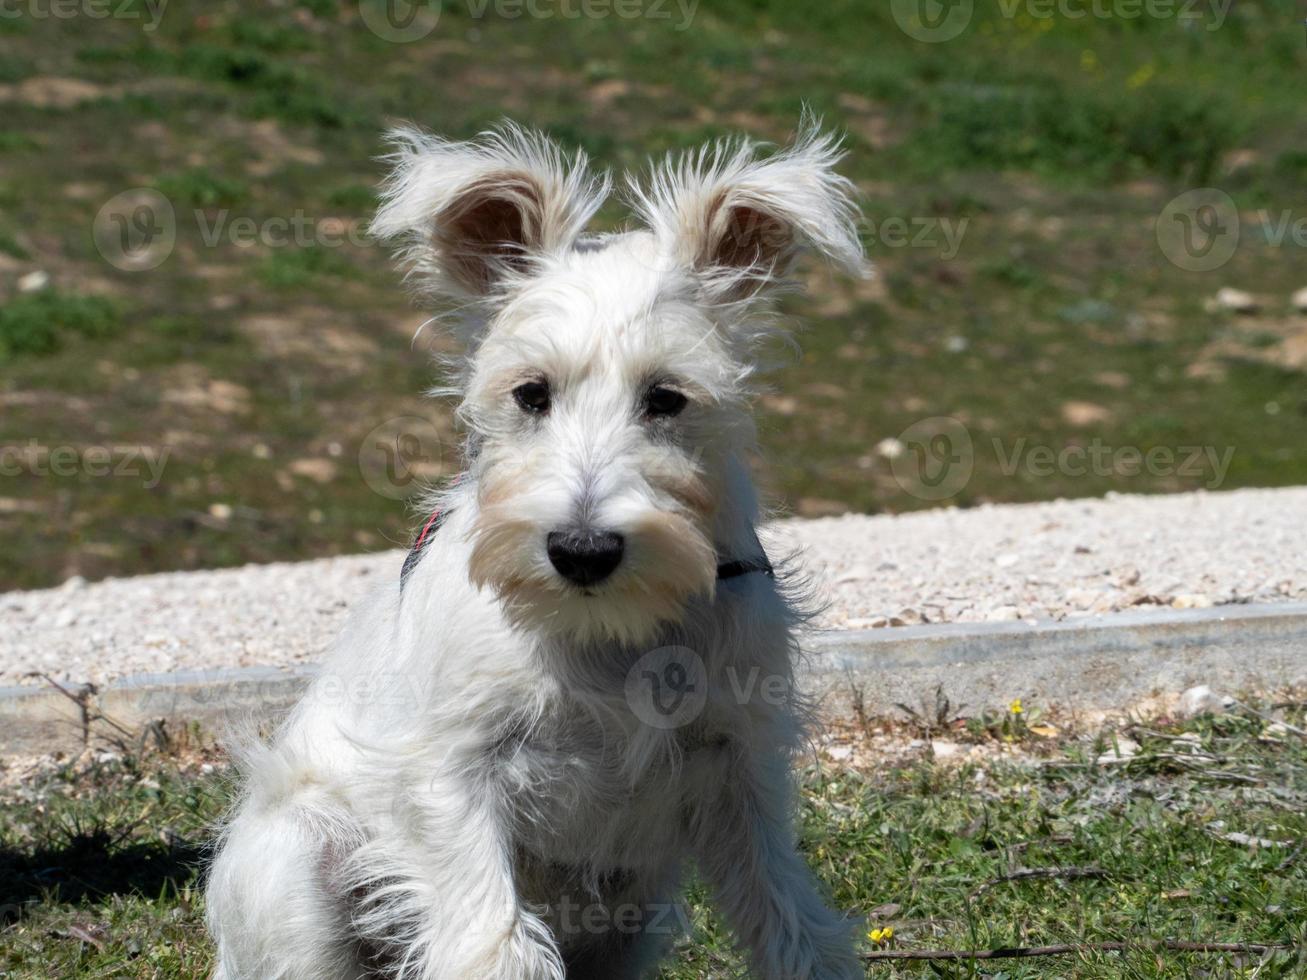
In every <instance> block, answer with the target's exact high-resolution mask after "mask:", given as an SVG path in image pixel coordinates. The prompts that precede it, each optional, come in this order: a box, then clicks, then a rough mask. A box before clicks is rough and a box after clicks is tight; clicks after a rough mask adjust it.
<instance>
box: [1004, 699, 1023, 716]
mask: <svg viewBox="0 0 1307 980" xmlns="http://www.w3.org/2000/svg"><path fill="white" fill-rule="evenodd" d="M1007 710H1008V711H1010V712H1012V714H1014V715H1019V714H1021V713H1022V712H1023V711H1025V710H1026V709H1025V708H1023V707H1021V699H1020V698H1016V699H1014V700H1013V701H1012V703H1011V704H1009V705H1008V706H1007Z"/></svg>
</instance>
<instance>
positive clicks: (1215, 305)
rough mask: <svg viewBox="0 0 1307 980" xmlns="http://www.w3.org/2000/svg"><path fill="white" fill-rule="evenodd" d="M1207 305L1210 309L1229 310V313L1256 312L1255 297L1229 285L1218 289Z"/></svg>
mask: <svg viewBox="0 0 1307 980" xmlns="http://www.w3.org/2000/svg"><path fill="white" fill-rule="evenodd" d="M1208 305H1209V308H1210V309H1217V310H1229V311H1230V312H1231V313H1256V312H1257V298H1256V297H1255V296H1253V294H1252V293H1248V292H1245V291H1244V290H1242V289H1232V288H1230V287H1229V286H1224V287H1222V288H1221V289H1218V290H1217V291H1216V295H1215V296H1214V297H1212V299H1211V301H1210V302H1209V304H1208Z"/></svg>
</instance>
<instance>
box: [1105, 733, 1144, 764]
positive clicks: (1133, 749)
mask: <svg viewBox="0 0 1307 980" xmlns="http://www.w3.org/2000/svg"><path fill="white" fill-rule="evenodd" d="M1138 754H1139V743H1138V742H1136V741H1134V739H1129V738H1124V737H1122V736H1120V735H1118V736H1116V740H1115V742H1114V744H1112V745H1109V746H1108V747H1107V751H1106V752H1104V753H1103V754H1102V755H1100V756H1099V757H1098V759H1097V760H1095V761H1096V762H1097V764H1098V765H1100V766H1116V765H1120V764H1121V763H1123V762H1129V761H1130V760H1131V759H1133V758H1134V757H1135V756H1136V755H1138Z"/></svg>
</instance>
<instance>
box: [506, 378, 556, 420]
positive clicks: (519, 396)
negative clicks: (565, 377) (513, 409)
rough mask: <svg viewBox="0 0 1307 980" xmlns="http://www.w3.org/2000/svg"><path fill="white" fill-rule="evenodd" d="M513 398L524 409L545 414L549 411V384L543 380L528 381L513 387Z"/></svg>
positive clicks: (534, 413) (536, 413)
mask: <svg viewBox="0 0 1307 980" xmlns="http://www.w3.org/2000/svg"><path fill="white" fill-rule="evenodd" d="M513 399H514V400H515V401H516V402H517V403H518V405H520V406H521V407H522V411H524V412H530V413H531V414H532V415H543V414H544V413H545V412H547V411H549V385H547V384H545V383H544V382H543V381H528V382H526V384H520V385H518V386H517V387H516V388H514V389H513Z"/></svg>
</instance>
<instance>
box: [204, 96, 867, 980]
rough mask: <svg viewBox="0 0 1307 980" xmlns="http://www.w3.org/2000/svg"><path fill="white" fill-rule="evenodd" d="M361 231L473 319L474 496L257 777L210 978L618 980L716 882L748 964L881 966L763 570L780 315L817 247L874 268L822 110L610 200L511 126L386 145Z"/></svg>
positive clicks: (227, 869) (793, 971)
mask: <svg viewBox="0 0 1307 980" xmlns="http://www.w3.org/2000/svg"><path fill="white" fill-rule="evenodd" d="M392 139H393V141H394V146H395V152H394V154H393V156H392V157H391V158H390V159H391V162H392V164H393V168H394V169H393V173H392V176H391V177H390V179H389V182H388V183H387V185H386V189H385V194H384V197H383V200H382V205H381V208H380V211H379V213H378V215H377V218H376V222H375V225H374V230H375V232H376V234H377V235H378V236H380V237H382V238H386V239H392V240H396V241H398V242H399V243H400V244H401V246H402V249H403V254H404V255H405V257H406V259H407V261H408V262H409V264H410V266H411V269H412V275H413V276H414V277H416V279H417V280H418V281H419V283H420V284H421V285H422V286H423V287H424V288H426V289H429V290H431V291H432V292H434V293H438V294H440V295H442V296H446V297H455V298H457V299H458V300H459V301H461V303H462V304H463V306H464V312H466V313H468V314H469V316H468V317H467V324H468V325H467V326H465V327H464V328H463V335H464V337H465V339H466V341H467V356H466V358H465V360H464V361H463V363H462V364H461V366H460V370H459V371H458V372H457V376H458V382H457V386H456V390H457V391H458V393H459V396H460V398H461V402H460V407H459V414H460V417H461V418H462V420H463V422H464V423H465V424H466V426H467V429H468V431H469V437H468V443H467V466H468V475H467V478H466V479H464V480H462V481H460V482H459V483H457V484H456V485H455V486H454V487H452V488H451V489H449V490H447V491H446V492H445V493H444V494H443V495H441V497H440V498H439V499H438V500H433V501H432V504H433V506H437V505H438V506H440V507H442V508H443V509H444V512H445V514H446V515H447V517H446V520H445V522H444V524H443V526H442V527H441V529H440V530H439V532H438V533H437V535H436V538H435V540H434V541H432V542H431V543H430V544H429V545H427V546H426V547H425V548H424V549H423V550H422V553H421V558H420V560H419V561H418V563H417V565H416V566H415V568H414V569H413V570H412V572H411V574H410V575H409V576H408V577H407V578H406V580H405V582H404V586H403V589H402V591H401V588H400V584H399V583H398V582H395V583H390V584H388V585H387V586H386V587H384V588H382V589H381V590H380V591H379V592H377V593H376V594H375V595H374V596H373V597H372V599H371V600H370V602H368V603H367V604H366V605H365V607H364V608H363V609H362V611H361V612H360V613H359V614H358V615H357V616H356V617H355V619H354V620H353V622H352V624H351V626H350V628H349V629H348V630H347V631H346V633H345V634H344V636H342V638H341V640H340V642H339V644H338V646H337V648H336V649H335V651H334V653H333V654H332V655H331V657H330V659H329V661H328V662H327V664H326V665H325V667H324V670H323V672H322V675H321V676H320V677H319V678H318V679H317V680H316V682H315V683H314V684H313V686H312V688H311V689H310V691H309V692H308V694H307V695H306V696H305V698H304V700H303V702H302V703H301V704H300V705H299V706H298V707H297V708H296V709H295V711H294V712H293V714H292V715H291V717H290V718H289V719H288V720H287V721H286V723H285V724H284V725H283V726H282V727H281V729H280V730H279V731H278V733H277V735H276V737H275V738H274V740H273V741H272V742H271V744H268V745H262V744H256V745H254V746H253V747H252V748H250V749H248V750H247V752H246V755H245V757H244V760H243V773H244V778H245V784H244V786H245V791H244V795H243V798H242V799H241V801H240V803H239V805H238V807H237V808H236V809H235V811H234V812H233V815H232V816H231V818H230V821H229V823H228V824H227V826H226V829H225V833H224V834H223V837H222V840H221V844H220V848H219V851H218V854H217V856H216V859H215V860H214V863H213V867H212V872H211V875H210V878H209V883H208V910H209V911H208V915H209V923H210V927H211V929H212V931H213V933H214V935H215V937H216V938H217V941H218V946H219V961H220V966H219V968H218V974H217V975H218V977H220V978H223V980H291V978H297V980H298V978H303V980H336V978H338V980H354V978H359V977H365V976H377V977H393V978H399V980H410V978H412V980H417V978H421V980H563V978H567V980H580V978H593V980H621V978H636V977H641V976H645V975H647V974H648V972H649V971H650V970H651V968H652V967H653V965H654V963H655V962H656V961H657V960H658V958H659V957H660V956H661V955H662V954H663V952H664V951H665V950H666V948H667V946H668V944H669V943H670V941H671V940H672V939H673V938H674V937H675V935H676V934H677V931H678V927H679V925H680V924H681V922H682V921H683V919H682V913H681V912H680V906H679V905H678V898H677V895H678V890H679V884H680V880H681V877H682V871H683V867H684V865H685V864H686V863H687V862H688V861H691V860H692V861H694V862H696V863H697V865H698V867H699V869H700V872H701V873H702V875H703V876H704V877H705V879H706V880H707V881H708V882H710V883H711V886H712V889H713V892H714V894H715V898H716V902H717V904H718V907H719V908H720V910H721V912H722V914H723V916H724V917H725V918H726V920H727V921H728V922H729V924H730V926H731V928H732V929H733V930H734V933H735V935H736V937H737V938H738V940H739V943H740V945H741V947H742V948H743V949H744V950H746V951H747V954H748V956H749V958H750V962H751V964H752V969H753V971H754V973H755V974H756V975H757V976H759V977H762V978H765V980H846V978H853V977H860V976H862V970H861V969H860V967H859V964H858V960H857V959H856V957H855V956H854V954H853V952H852V944H851V940H850V930H851V928H852V925H851V923H849V922H847V921H845V920H843V919H842V918H841V917H840V916H838V915H835V914H833V913H832V912H831V911H829V910H828V909H827V908H826V906H825V904H824V903H823V901H822V900H821V898H820V896H819V895H818V892H817V890H816V888H815V887H814V883H813V880H812V877H811V875H810V873H809V872H808V870H807V868H806V867H805V866H804V863H803V861H802V859H801V858H800V857H799V856H798V855H797V853H796V851H795V849H794V842H793V839H792V826H791V807H792V787H791V777H790V762H791V759H792V756H793V754H794V752H795V751H796V750H797V749H798V747H799V746H800V743H801V741H802V739H803V729H804V725H803V721H804V718H805V712H804V710H803V703H802V701H801V699H800V698H799V697H798V696H797V695H796V694H795V693H794V690H793V687H792V677H793V673H792V663H793V658H794V656H795V653H796V648H795V642H794V631H795V628H796V626H797V625H798V622H799V619H800V614H799V612H798V611H797V604H796V603H795V602H794V601H792V600H791V598H790V597H788V596H787V594H786V592H785V590H784V588H783V587H782V585H781V584H780V583H779V582H777V581H776V580H774V579H773V578H772V577H771V576H770V575H767V574H763V573H762V572H753V573H750V574H744V575H739V576H735V577H730V578H721V579H719V576H718V564H719V563H720V562H724V561H732V560H751V559H755V558H757V557H758V556H759V554H760V552H759V546H758V542H757V538H756V536H755V533H754V527H755V524H756V522H757V520H758V505H757V500H756V495H755V492H754V490H753V487H752V484H751V481H750V477H749V472H748V466H747V463H746V459H747V458H748V457H749V455H750V454H751V453H752V452H753V428H752V424H751V421H750V413H749V400H750V396H751V394H752V380H753V378H754V375H755V374H756V366H755V365H756V358H757V351H758V345H759V342H760V341H761V340H762V339H764V338H765V337H767V336H769V335H771V334H772V333H774V332H775V330H776V328H777V324H776V321H775V319H774V317H773V316H772V314H771V313H770V312H769V305H768V298H769V295H770V294H771V293H772V292H773V291H774V287H776V286H777V285H779V284H781V282H782V280H783V276H784V275H785V272H786V270H787V269H788V267H789V265H790V262H791V260H792V259H793V257H794V255H795V254H796V252H797V251H799V250H800V249H801V248H803V247H809V248H812V249H814V250H816V251H818V252H820V253H822V254H824V255H825V256H827V257H828V258H830V259H832V260H835V261H836V262H837V263H839V264H841V265H843V266H845V267H847V268H850V269H853V270H856V271H860V270H862V268H863V258H862V252H861V249H860V246H859V243H858V239H857V235H856V233H855V230H854V217H855V215H856V212H855V210H854V206H853V204H852V202H851V195H850V192H851V186H850V184H849V183H848V182H847V181H846V180H844V179H843V178H841V177H839V176H838V175H836V174H835V172H834V170H833V166H834V164H835V163H836V162H837V160H838V159H839V155H840V154H839V151H838V146H837V144H836V143H835V142H834V141H833V140H832V139H831V138H830V137H828V136H823V135H821V134H820V133H819V131H818V128H817V126H816V125H815V124H814V123H812V122H811V121H805V123H804V125H803V127H802V129H801V132H800V134H799V136H798V138H797V139H796V141H795V143H794V144H793V145H792V146H791V147H789V148H788V149H784V150H781V151H779V152H776V153H774V154H772V155H770V156H762V155H761V154H760V153H759V151H758V148H757V147H755V146H754V145H753V144H751V143H749V142H747V141H738V142H733V143H723V144H719V145H717V146H714V147H707V148H705V149H704V150H702V151H700V152H698V153H692V154H689V155H686V156H683V157H680V158H674V159H668V160H667V161H665V162H663V163H661V164H659V165H657V166H656V167H655V168H654V170H653V172H652V175H651V176H650V177H649V178H648V179H647V180H646V181H644V182H643V183H638V182H632V184H631V186H632V188H633V199H634V205H635V208H636V210H637V212H638V213H639V215H640V216H641V218H642V220H643V224H644V226H645V227H643V228H642V229H640V230H635V231H630V232H626V233H622V234H616V235H609V236H602V237H587V236H586V235H585V234H584V232H583V228H584V226H585V224H586V222H587V220H588V219H589V218H590V217H591V215H592V214H593V213H594V211H595V210H596V208H597V207H598V206H599V205H600V203H601V202H602V200H603V198H604V195H605V194H606V193H607V190H608V182H607V180H606V179H595V178H593V177H590V176H588V175H587V172H586V161H585V159H584V157H583V156H582V155H579V154H578V155H577V156H576V157H575V158H572V159H570V160H568V159H566V158H565V157H564V156H563V154H562V153H561V152H560V151H559V150H558V149H557V148H556V147H555V146H554V145H553V144H551V143H550V142H549V141H548V140H546V139H545V138H543V137H540V136H537V135H533V134H529V133H526V132H524V131H522V130H519V129H517V128H514V127H511V126H508V127H504V128H502V129H500V130H498V131H496V132H493V133H488V134H485V135H483V136H482V137H480V138H479V139H477V140H475V141H473V142H470V143H454V142H448V141H445V140H441V139H438V138H435V137H431V136H427V135H424V134H422V133H419V132H416V131H414V130H401V131H399V132H397V133H395V134H393V137H392Z"/></svg>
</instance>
